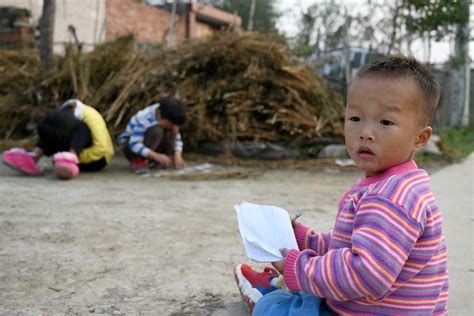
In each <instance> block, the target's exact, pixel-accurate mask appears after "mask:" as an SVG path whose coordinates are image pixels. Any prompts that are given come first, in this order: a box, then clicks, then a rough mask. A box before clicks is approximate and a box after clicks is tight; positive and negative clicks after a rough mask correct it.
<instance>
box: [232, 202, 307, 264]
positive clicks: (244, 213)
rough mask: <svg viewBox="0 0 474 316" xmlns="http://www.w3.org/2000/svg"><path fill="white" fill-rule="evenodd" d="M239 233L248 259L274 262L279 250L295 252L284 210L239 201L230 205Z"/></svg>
mask: <svg viewBox="0 0 474 316" xmlns="http://www.w3.org/2000/svg"><path fill="white" fill-rule="evenodd" d="M234 209H235V211H236V212H237V220H238V224H239V230H240V234H241V236H242V241H243V243H244V247H245V251H246V253H247V257H249V259H252V260H255V261H258V262H276V261H280V260H282V259H284V257H283V255H282V254H281V252H280V249H282V248H287V249H298V245H297V243H296V239H295V235H294V232H293V227H292V225H291V221H290V217H289V215H288V212H287V211H285V210H284V209H281V208H278V207H275V206H269V205H257V204H252V203H247V202H242V203H240V204H238V205H234Z"/></svg>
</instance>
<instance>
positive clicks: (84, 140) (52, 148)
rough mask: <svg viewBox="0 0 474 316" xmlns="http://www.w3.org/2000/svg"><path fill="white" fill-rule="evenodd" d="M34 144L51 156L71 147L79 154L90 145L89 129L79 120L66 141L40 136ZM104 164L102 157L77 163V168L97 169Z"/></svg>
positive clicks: (90, 135)
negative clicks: (86, 162) (84, 162)
mask: <svg viewBox="0 0 474 316" xmlns="http://www.w3.org/2000/svg"><path fill="white" fill-rule="evenodd" d="M36 146H38V147H39V148H41V149H42V150H43V152H44V154H45V155H46V156H52V155H54V154H55V153H58V152H62V151H70V150H71V149H74V151H75V152H76V155H78V156H79V154H80V153H81V151H82V150H84V149H85V148H88V147H90V146H92V134H91V130H90V129H89V127H88V126H87V124H85V123H84V122H80V123H79V126H78V127H77V128H76V129H75V130H74V133H73V134H72V136H71V138H70V139H69V141H68V142H63V143H58V142H55V141H52V140H50V139H41V138H40V139H39V140H38V143H37V144H36ZM106 165H107V161H106V160H105V158H104V157H103V158H101V159H99V160H97V161H93V162H91V163H88V164H82V163H81V164H79V169H80V170H81V171H98V170H101V169H103V168H104V167H105V166H106Z"/></svg>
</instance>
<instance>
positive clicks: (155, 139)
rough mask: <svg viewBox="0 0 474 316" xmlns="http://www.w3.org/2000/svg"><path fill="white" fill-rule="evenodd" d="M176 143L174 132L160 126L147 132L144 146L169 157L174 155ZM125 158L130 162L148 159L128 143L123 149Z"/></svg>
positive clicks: (150, 128) (155, 126) (153, 127)
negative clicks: (137, 152) (131, 148)
mask: <svg viewBox="0 0 474 316" xmlns="http://www.w3.org/2000/svg"><path fill="white" fill-rule="evenodd" d="M175 142H176V134H175V133H173V132H172V130H171V129H169V128H162V127H161V126H159V125H153V126H151V127H149V128H148V129H147V130H146V131H145V136H144V138H143V144H144V145H145V146H146V147H148V148H150V149H151V150H153V151H155V152H157V153H160V154H165V155H167V156H170V155H173V154H174V146H175ZM123 153H124V155H125V158H127V159H128V160H132V159H137V158H146V157H142V156H140V155H138V154H136V153H134V152H133V151H131V150H130V148H129V147H128V141H127V144H126V145H125V147H124V149H123Z"/></svg>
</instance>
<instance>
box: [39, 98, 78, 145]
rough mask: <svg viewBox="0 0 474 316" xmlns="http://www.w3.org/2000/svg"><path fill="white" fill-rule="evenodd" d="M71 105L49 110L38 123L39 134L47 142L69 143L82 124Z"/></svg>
mask: <svg viewBox="0 0 474 316" xmlns="http://www.w3.org/2000/svg"><path fill="white" fill-rule="evenodd" d="M80 122H81V121H80V120H78V119H77V118H76V117H75V116H74V109H72V108H71V107H68V106H67V107H64V108H60V109H57V110H54V111H51V112H48V113H47V114H46V115H45V116H44V117H43V119H42V120H41V121H40V123H39V124H38V127H37V130H38V136H39V138H40V139H41V140H42V141H43V142H44V143H47V144H67V143H69V141H70V139H71V137H72V134H73V133H74V131H75V130H76V128H77V127H78V126H79V124H80Z"/></svg>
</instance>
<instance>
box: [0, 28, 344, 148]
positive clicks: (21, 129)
mask: <svg viewBox="0 0 474 316" xmlns="http://www.w3.org/2000/svg"><path fill="white" fill-rule="evenodd" d="M37 56H38V54H37V52H35V51H23V52H18V51H14V52H13V51H0V132H1V133H3V137H5V138H12V137H20V136H25V128H26V126H27V124H28V122H30V121H35V120H36V121H37V120H38V119H39V118H40V117H41V116H42V115H44V113H45V112H46V111H48V110H51V109H53V108H54V107H56V106H58V105H59V104H61V103H62V102H63V101H64V100H66V99H69V98H73V97H74V98H79V99H81V100H82V101H83V102H85V103H86V104H90V105H93V106H94V107H96V108H97V109H98V110H99V111H100V112H101V113H102V114H103V115H104V117H105V119H106V121H107V122H108V124H109V127H110V128H111V130H112V131H113V132H118V131H120V130H122V129H123V128H124V127H125V125H126V123H127V121H128V119H129V118H130V116H131V115H133V113H135V112H136V111H137V110H139V109H141V108H143V107H145V106H146V105H148V104H150V103H151V102H152V101H154V100H158V99H160V98H162V97H164V96H167V95H173V94H175V95H177V96H178V97H179V98H181V99H182V100H184V102H185V103H186V104H187V107H188V121H187V123H186V126H185V127H184V129H183V134H184V135H185V137H186V140H187V143H188V144H190V145H191V146H193V145H197V144H198V143H199V142H201V141H222V140H227V141H250V142H267V141H268V142H286V143H292V144H299V143H300V142H302V141H304V140H307V139H312V138H317V137H322V136H340V135H342V117H343V114H342V113H343V105H342V99H341V98H340V97H339V96H338V95H337V94H336V93H335V92H334V91H332V90H330V89H329V88H328V87H327V86H326V85H325V83H324V81H323V80H322V79H320V78H319V77H316V76H315V75H314V74H313V73H312V71H311V70H310V69H309V68H307V67H305V66H303V65H302V64H300V63H298V62H297V61H296V60H293V59H292V58H291V57H290V56H289V54H288V53H287V50H286V49H285V48H284V47H283V46H282V45H280V44H278V43H275V42H274V41H271V40H269V39H268V38H266V37H265V36H264V35H260V34H245V35H238V34H233V33H222V34H217V35H215V36H213V37H211V38H208V39H205V40H197V41H192V42H188V43H186V44H183V45H181V46H179V47H178V48H177V49H174V50H164V49H160V50H157V51H155V52H153V53H145V52H138V51H137V50H135V49H133V39H132V38H122V39H119V40H117V41H115V42H112V43H107V44H104V45H102V46H100V47H98V48H97V49H96V50H94V51H93V52H91V53H87V54H79V53H77V52H76V51H74V50H73V49H69V50H68V51H67V54H66V55H65V57H58V58H57V60H56V69H55V71H54V72H52V73H50V74H47V75H45V76H43V79H42V80H39V73H40V72H39V60H38V57H37ZM46 95H49V98H48V99H45V97H44V96H46ZM45 103H46V105H44V104H45ZM42 104H43V105H42Z"/></svg>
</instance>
